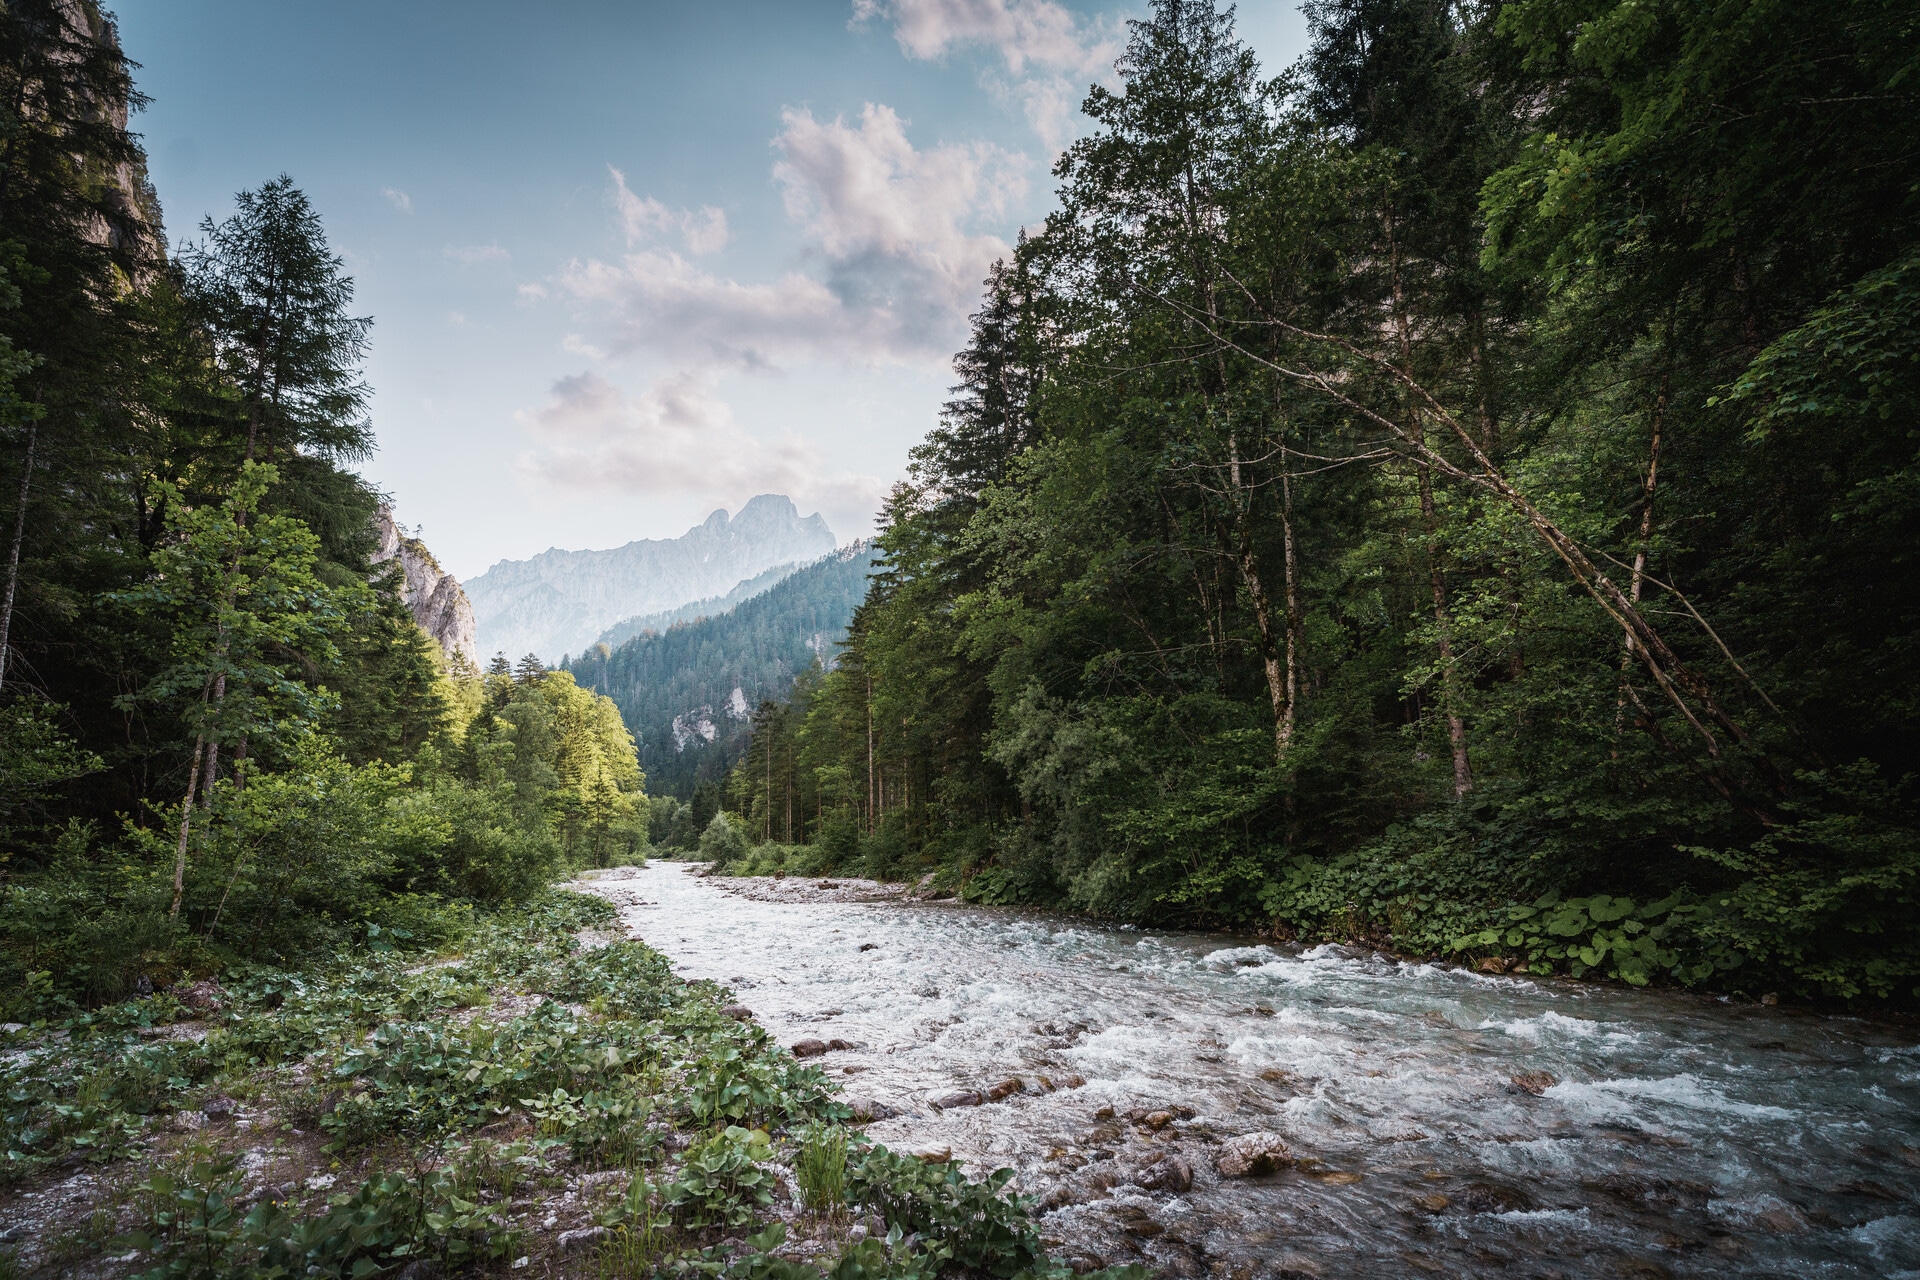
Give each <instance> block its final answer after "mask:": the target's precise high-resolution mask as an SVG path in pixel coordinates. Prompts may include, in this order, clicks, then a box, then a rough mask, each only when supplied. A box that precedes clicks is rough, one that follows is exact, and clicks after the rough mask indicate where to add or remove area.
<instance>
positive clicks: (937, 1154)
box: [907, 1143, 953, 1164]
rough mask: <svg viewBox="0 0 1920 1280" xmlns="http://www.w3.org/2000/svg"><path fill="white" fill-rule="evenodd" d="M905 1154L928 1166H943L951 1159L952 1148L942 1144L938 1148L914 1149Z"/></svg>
mask: <svg viewBox="0 0 1920 1280" xmlns="http://www.w3.org/2000/svg"><path fill="white" fill-rule="evenodd" d="M907 1154H909V1155H911V1156H913V1157H914V1158H915V1159H918V1160H924V1161H926V1162H927V1163H928V1164H945V1163H946V1162H947V1161H949V1160H951V1159H953V1148H952V1147H949V1146H947V1145H946V1144H944V1143H942V1144H941V1145H939V1146H933V1147H915V1148H914V1149H913V1150H912V1151H910V1152H908V1153H907Z"/></svg>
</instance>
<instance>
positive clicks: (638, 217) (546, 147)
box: [114, 0, 1304, 577]
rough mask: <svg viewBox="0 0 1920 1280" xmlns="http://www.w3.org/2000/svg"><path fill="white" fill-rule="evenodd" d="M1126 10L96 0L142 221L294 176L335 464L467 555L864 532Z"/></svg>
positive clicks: (1269, 32) (1041, 190)
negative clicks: (356, 369) (127, 103)
mask: <svg viewBox="0 0 1920 1280" xmlns="http://www.w3.org/2000/svg"><path fill="white" fill-rule="evenodd" d="M1144 7H1145V6H1144V4H1118V5H1115V4H1097V3H1086V4H1082V3H1065V2H1063V0H833V2H826V0H822V2H819V3H814V2H812V0H787V2H785V3H765V4H762V3H684V2H683V3H678V4H655V3H638V2H633V3H624V4H616V3H588V2H586V0H580V2H577V3H552V4H544V5H527V4H525V3H518V4H511V5H510V4H505V3H493V2H491V0H461V2H460V3H452V2H443V0H387V2H386V3H361V2H358V0H331V2H329V3H303V4H294V3H284V2H280V3H263V2H262V0H122V2H121V3H120V4H118V5H116V6H114V8H115V11H116V13H117V15H118V17H119V19H120V27H121V39H122V43H123V44H124V45H125V47H126V49H127V52H128V54H129V55H130V56H131V57H132V58H134V59H135V60H136V61H137V62H139V63H141V64H142V69H141V71H140V72H139V73H138V83H139V85H140V87H141V89H142V90H143V91H144V92H146V93H147V94H148V95H150V96H151V98H152V99H153V103H152V105H151V106H150V107H149V108H148V110H147V111H146V112H145V113H144V114H143V115H141V116H139V117H136V121H135V127H136V128H137V129H139V130H140V131H141V132H142V133H143V134H144V135H145V139H146V144H147V149H148V153H149V157H150V167H151V172H152V176H153V179H154V182H155V185H156V186H157V187H158V189H159V192H160V198H161V202H162V204H163V206H164V208H165V210H166V218H167V229H168V233H169V235H170V237H171V238H172V239H173V240H174V241H175V242H176V243H177V242H178V241H180V240H181V239H183V238H186V237H190V236H192V235H194V234H195V232H196V228H197V226H198V224H199V222H200V220H201V218H202V217H204V216H205V215H208V214H213V215H214V216H216V217H220V216H224V215H225V213H226V212H227V211H228V209H229V208H230V205H231V201H232V196H233V193H234V192H235V191H237V190H239V189H241V188H243V187H252V186H257V185H259V184H260V183H261V182H264V181H266V180H267V179H269V178H271V177H273V176H274V175H276V174H278V173H280V172H282V171H285V172H287V173H290V174H292V175H293V177H294V179H295V180H296V181H297V182H298V183H299V184H300V186H301V187H302V188H303V189H304V190H305V191H306V192H307V193H308V195H309V196H310V197H311V198H312V199H313V201H314V203H315V205H316V206H317V207H318V208H319V210H320V212H321V214H322V216H323V218H324V219H325V221H326V225H327V230H328V234H329V237H330V239H331V240H332V242H333V244H334V247H335V249H336V250H337V251H338V252H339V253H341V254H342V255H343V256H344V257H345V258H346V261H347V264H348V269H349V270H350V271H351V273H352V274H353V276H354V277H355V280H356V282H357V287H358V300H357V309H358V310H359V311H360V312H362V313H363V314H370V315H372V316H373V317H374V320H375V325H374V331H373V339H374V342H373V355H372V358H371V360H370V362H369V365H368V377H369V380H370V381H371V382H372V384H373V386H374V390H375V400H374V426H375V430H376V432H377V434H378V437H379V440H380V450H379V453H378V455H377V456H376V457H374V458H373V459H372V460H371V461H370V462H369V463H367V464H366V466H365V467H364V468H363V469H364V471H365V473H366V474H367V475H368V476H369V477H370V478H371V479H372V480H374V481H375V482H376V483H377V484H379V485H380V486H381V487H383V488H384V489H386V490H388V491H389V492H391V493H392V494H393V496H394V498H395V501H396V509H397V514H398V516H399V518H400V519H401V520H402V521H403V522H405V523H407V524H409V525H414V526H418V527H420V528H421V530H422V532H423V534H424V536H425V537H426V539H427V542H428V544H429V545H430V546H431V547H432V548H433V549H434V550H435V552H436V554H438V555H439V556H440V558H441V559H442V560H443V562H445V563H446V565H447V566H448V567H449V568H450V569H452V570H453V571H454V572H455V573H456V574H459V575H460V576H462V577H471V576H472V575H474V574H476V573H478V572H479V571H480V570H482V569H484V568H485V567H486V566H487V565H489V564H491V563H493V562H494V561H496V560H499V559H503V558H514V559H518V558H523V557H525V556H528V555H532V554H535V553H537V552H539V551H541V550H544V549H545V548H547V547H549V546H561V547H605V546H614V545H618V544H619V543H623V542H626V541H629V540H631V539H634V538H647V537H672V536H677V535H678V534H680V533H681V532H683V531H684V530H685V529H686V528H687V527H689V526H690V525H692V524H694V523H696V522H697V521H699V520H700V519H701V518H702V517H704V516H705V515H706V514H707V513H708V512H710V511H712V510H713V509H714V508H716V507H726V508H728V509H729V510H738V509H739V507H740V506H741V505H742V504H743V503H744V502H745V501H746V500H747V499H748V498H750V497H752V496H753V495H754V494H756V493H767V492H776V493H788V494H791V495H792V496H793V498H794V499H795V501H797V502H798V503H799V504H800V506H801V509H802V511H803V512H811V511H815V510H818V511H821V512H823V513H824V514H825V515H826V517H827V520H828V522H829V524H830V525H831V526H832V527H833V530H834V532H835V533H836V534H837V535H839V537H840V539H841V540H842V541H843V542H844V541H847V540H849V539H851V538H853V537H857V536H861V535H863V534H866V533H868V532H870V530H871V525H872V519H873V513H874V511H875V509H876V508H877V505H878V502H879V500H880V498H881V496H882V495H883V494H884V493H885V491H886V488H887V486H888V485H889V484H891V483H892V482H893V481H894V480H895V479H896V478H898V477H899V475H900V474H901V472H902V471H903V469H904V467H905V464H906V457H907V451H908V449H909V448H911V447H912V445H913V444H914V443H915V442H916V441H917V440H919V439H920V437H921V436H922V435H924V434H925V432H926V431H927V429H928V428H929V427H930V426H931V425H932V423H933V420H934V414H935V413H936V411H937V409H938V406H939V404H940V402H941V400H942V399H943V398H944V394H945V389H946V386H947V384H948V383H949V382H950V381H951V372H950V370H949V368H948V360H949V358H950V357H951V354H952V352H953V350H954V348H955V347H956V346H957V345H958V344H959V342H960V341H961V340H962V338H963V336H964V334H965V317H966V314H967V312H968V311H969V310H971V309H972V306H973V305H974V303H975V302H976V301H977V299H978V296H979V281H980V279H981V277H982V276H983V275H984V274H985V271H986V268H987V266H988V264H989V263H990V262H991V261H992V260H993V258H994V257H995V256H996V255H997V254H998V253H999V252H1001V251H1003V250H1004V248H1005V246H1006V245H1008V244H1010V243H1011V242H1012V241H1013V239H1014V238H1015V237H1016V235H1017V234H1018V231H1019V228H1020V227H1021V226H1022V225H1023V224H1029V223H1036V222H1038V221H1039V220H1040V219H1041V218H1042V217H1044V216H1045V213H1046V211H1047V210H1048V208H1049V207H1050V206H1051V204H1052V179H1051V178H1050V177H1049V175H1048V173H1047V170H1048V168H1049V167H1050V165H1051V163H1052V161H1053V157H1054V156H1055V155H1056V154H1057V151H1058V149H1059V148H1060V147H1061V146H1062V145H1064V143H1065V142H1066V141H1067V140H1069V139H1070V138H1071V137H1073V136H1074V135H1075V133H1076V131H1077V129H1078V127H1079V122H1078V113H1077V107H1078V104H1079V101H1080V99H1081V98H1082V97H1083V96H1084V93H1085V89H1086V86H1087V85H1088V84H1090V83H1092V82H1093V81H1095V80H1100V79H1109V78H1110V76H1111V69H1110V68H1111V62H1112V59H1113V57H1114V55H1115V54H1116V53H1117V52H1118V50H1119V47H1120V45H1121V43H1122V42H1123V41H1124V37H1125V32H1124V28H1123V23H1124V20H1125V19H1126V18H1128V17H1133V16H1138V15H1139V13H1140V12H1141V11H1142V10H1143V9H1144ZM1240 19H1241V20H1240V29H1241V33H1242V36H1243V38H1244V39H1246V40H1247V42H1248V43H1249V44H1250V45H1252V47H1253V48H1254V49H1255V51H1256V52H1257V53H1259V55H1260V57H1261V60H1262V62H1263V63H1264V64H1265V66H1266V67H1267V69H1268V70H1269V71H1277V70H1279V69H1280V68H1281V67H1283V66H1284V65H1286V64H1287V63H1289V62H1291V61H1292V60H1293V59H1294V58H1295V57H1296V56H1297V55H1298V54H1299V52H1300V51H1301V49H1302V47H1303V41H1304V30H1303V26H1302V22H1301V19H1300V16H1299V14H1298V13H1297V12H1295V6H1294V5H1293V4H1292V3H1290V2H1289V3H1284V4H1248V5H1243V6H1242V10H1241V15H1240Z"/></svg>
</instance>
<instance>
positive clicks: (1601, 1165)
mask: <svg viewBox="0 0 1920 1280" xmlns="http://www.w3.org/2000/svg"><path fill="white" fill-rule="evenodd" d="M615 875H616V876H623V877H624V878H621V879H604V880H601V881H598V882H596V883H597V887H599V888H600V889H601V890H602V891H603V892H607V893H608V894H609V895H610V896H612V897H614V898H615V900H616V901H620V902H622V904H623V905H622V917H623V920H624V921H625V923H626V925H627V926H628V927H629V929H631V930H632V931H633V933H634V934H635V935H637V936H639V937H641V938H643V939H644V940H645V941H647V942H648V943H649V944H651V945H652V946H654V947H655V948H657V949H659V950H660V951H662V952H664V953H665V954H666V955H667V956H669V957H670V958H671V959H672V961H673V962H674V965H675V966H676V968H677V969H678V971H679V972H680V973H681V974H682V975H683V976H685V977H688V978H710V979H713V980H715V981H717V982H721V983H724V984H725V985H727V986H728V987H730V988H732V990H733V991H734V992H735V993H736V995H737V997H738V999H739V1000H740V1002H741V1003H743V1004H745V1005H747V1006H748V1007H749V1008H751V1009H752V1011H753V1013H754V1015H755V1016H756V1017H757V1018H758V1019H759V1020H760V1021H761V1023H762V1024H764V1025H765V1026H766V1027H767V1028H768V1029H769V1030H770V1031H771V1032H772V1033H773V1034H774V1035H775V1036H776V1037H778V1038H779V1039H780V1040H781V1042H782V1043H784V1044H792V1043H795V1042H796V1041H798V1040H800V1039H803V1038H815V1039H821V1040H828V1041H831V1040H834V1039H838V1040H842V1041H844V1042H847V1043H849V1044H851V1045H853V1046H855V1047H854V1048H851V1049H843V1050H838V1051H834V1052H830V1053H828V1054H826V1055H825V1056H824V1057H821V1058H819V1059H817V1061H819V1062H820V1063H821V1064H822V1065H823V1066H825V1067H826V1068H827V1070H828V1071H829V1072H830V1073H831V1074H832V1075H833V1077H834V1079H835V1080H836V1081H838V1082H840V1083H842V1084H843V1085H844V1089H845V1093H846V1095H847V1096H848V1097H849V1098H854V1099H862V1100H868V1099H870V1100H873V1101H876V1102H878V1103H880V1104H883V1105H884V1106H886V1107H888V1108H891V1109H894V1110H896V1111H898V1112H899V1114H897V1115H894V1116H891V1117H888V1118H885V1119H881V1120H877V1121H875V1122H873V1123H870V1124H868V1125H866V1126H865V1127H866V1131H867V1132H868V1134H869V1135H870V1136H871V1137H873V1138H874V1139H876V1140H878V1141H882V1142H885V1143H887V1144H888V1145H889V1146H893V1147H896V1148H902V1149H915V1148H928V1147H934V1148H939V1147H945V1148H949V1149H950V1150H951V1152H952V1155H953V1158H955V1159H957V1160H961V1161H964V1162H965V1164H966V1166H967V1168H968V1170H969V1172H971V1173H974V1174H980V1173H984V1172H986V1171H988V1170H991V1169H993V1168H997V1167H1000V1166H1010V1167H1012V1168H1013V1169H1014V1170H1015V1171H1016V1174H1017V1182H1018V1185H1019V1186H1020V1187H1021V1189H1023V1190H1024V1191H1026V1192H1028V1193H1030V1194H1034V1195H1038V1196H1041V1197H1044V1200H1043V1203H1045V1204H1047V1205H1050V1206H1054V1207H1052V1208H1050V1210H1049V1211H1048V1212H1047V1213H1046V1214H1045V1216H1044V1217H1043V1218H1042V1219H1041V1223H1042V1227H1043V1229H1044V1231H1045V1233H1046V1234H1047V1236H1048V1238H1049V1240H1050V1241H1051V1242H1053V1245H1054V1248H1055V1250H1056V1252H1058V1253H1060V1254H1062V1255H1064V1256H1066V1257H1068V1258H1069V1259H1070V1260H1072V1261H1074V1263H1075V1265H1076V1266H1081V1267H1085V1266H1090V1265H1098V1264H1102V1263H1108V1262H1123V1261H1143V1262H1147V1263H1149V1264H1150V1265H1152V1266H1154V1267H1155V1268H1156V1269H1159V1270H1161V1271H1162V1272H1165V1273H1168V1274H1173V1275H1181V1276H1201V1275H1207V1276H1217V1277H1221V1278H1222V1280H1257V1278H1262V1277H1276V1276H1296V1277H1297V1276H1306V1277H1326V1278H1329V1280H1331V1278H1333V1277H1373V1276H1379V1277H1407V1276H1419V1275H1428V1274H1431V1275H1447V1276H1514V1277H1522V1276H1525V1277H1555V1276H1558V1277H1568V1278H1572V1277H1621V1276H1647V1277H1653V1276H1667V1275H1671V1276H1724V1275H1748V1276H1793V1277H1812V1276H1836V1277H1837V1276H1907V1277H1920V1032H1917V1031H1916V1028H1915V1027H1914V1026H1913V1025H1912V1024H1904V1023H1892V1022H1881V1021H1874V1020H1868V1019H1860V1018H1850V1017H1840V1016H1820V1015H1814V1014H1809V1013H1804V1012H1799V1011H1795V1010H1790V1009H1783V1008H1769V1007H1759V1006H1755V1005H1751V1004H1747V1003H1736V1002H1728V1001H1720V1000H1715V999H1711V998H1707V997H1701V996H1696V995H1690V994H1686V993H1678V992H1660V991H1651V992H1650V991H1627V990H1620V989H1615V988H1611V987H1605V986H1598V985H1587V984H1578V983H1571V982H1559V981H1551V980H1549V981H1542V980H1536V979H1527V978H1516V977H1494V976H1488V975H1484V974H1477V973H1471V972H1467V971H1465V970H1462V969H1458V968H1452V967H1446V966H1440V965H1431V964H1416V963H1408V962H1404V961H1399V960H1395V959H1392V958H1390V957H1385V956H1380V955H1377V954H1374V953H1370V952H1361V951H1353V950H1348V949H1345V948H1340V947H1332V946H1321V947H1315V948H1311V949H1301V950H1295V949H1290V948H1284V947H1278V946H1272V945H1267V944H1263V943H1261V942H1259V941H1257V940H1237V939H1234V938H1230V937H1225V936H1221V935H1217V934H1193V933H1171V932H1161V931H1150V930H1133V929H1124V928H1107V927H1103V926H1099V925H1095V924H1091V923H1088V922H1086V921H1082V920H1074V919H1070V918H1060V917H1053V916H1047V915H1039V914H1033V913H1026V912H1017V911H1010V910H1002V909H995V908H981V907H971V906H965V905H959V904H954V903H945V902H918V901H910V900H904V899H903V898H901V897H900V896H899V894H898V892H897V890H888V889H883V888H881V887H879V886H870V885H865V884H863V882H857V881H846V880H836V881H834V882H833V883H834V885H835V886H836V887H835V888H833V889H831V890H823V889H820V888H818V887H817V886H816V885H815V884H814V882H800V881H794V880H786V881H770V880H767V881H730V880H724V879H703V878H701V877H700V876H699V875H697V874H696V869H694V868H690V867H689V866H687V865H685V864H674V863H654V864H652V865H651V866H649V867H647V868H645V869H644V870H640V871H629V872H625V873H615ZM862 897H871V898H877V899H881V900H871V901H862V900H859V899H861V898H862ZM1536 1073H1544V1075H1541V1074H1536ZM1515 1077H1521V1079H1522V1080H1523V1081H1524V1082H1525V1083H1524V1084H1516V1083H1514V1079H1515ZM1548 1077H1551V1079H1550V1080H1549V1079H1548ZM1003 1080H1017V1081H1019V1082H1020V1086H1021V1091H1020V1092H1018V1093H1015V1094H1013V1095H1012V1096H1010V1097H1007V1098H1006V1099H1005V1100H1002V1101H998V1102H990V1103H987V1104H985V1105H981V1106H968V1107H959V1108H953V1109H947V1110H941V1109H938V1108H937V1107H935V1106H934V1105H933V1102H934V1100H935V1099H938V1098H941V1097H942V1096H944V1095H949V1094H951V1093H953V1092H954V1091H956V1090H981V1091H985V1090H987V1089H988V1088H989V1086H991V1085H993V1084H996V1083H998V1082H1001V1081H1003ZM1535 1090H1537V1091H1538V1092H1537V1093H1536V1092H1534V1091H1535ZM1150 1113H1158V1114H1151V1115H1150ZM1169 1116H1171V1117H1173V1118H1172V1120H1171V1122H1170V1123H1169V1122H1168V1117H1169ZM1154 1125H1159V1126H1160V1127H1158V1128H1157V1129H1156V1128H1154V1127H1152V1126H1154ZM1249 1132H1273V1133H1278V1134H1280V1135H1282V1136H1283V1137H1284V1138H1285V1140H1286V1142H1287V1143H1288V1144H1289V1145H1290V1146H1291V1148H1292V1151H1293V1153H1294V1154H1295V1155H1296V1156H1297V1157H1299V1164H1298V1166H1297V1167H1296V1168H1293V1169H1288V1170H1285V1171H1282V1172H1279V1173H1275V1174H1270V1175H1268V1176H1266V1177H1261V1178H1253V1179H1225V1178H1222V1177H1220V1176H1218V1174H1217V1173H1216V1172H1215V1168H1214V1163H1213V1159H1214V1155H1215V1153H1216V1152H1217V1151H1218V1149H1219V1144H1220V1143H1221V1142H1222V1141H1223V1140H1225V1139H1227V1138H1230V1137H1232V1136H1235V1135H1239V1134H1244V1133H1249ZM1167 1153H1172V1154H1173V1155H1174V1156H1177V1157H1178V1158H1180V1159H1182V1160H1184V1161H1185V1162H1186V1163H1187V1165H1188V1166H1189V1167H1190V1168H1191V1169H1192V1171H1193V1175H1194V1177H1193V1182H1192V1185H1191V1187H1189V1188H1187V1189H1185V1190H1184V1191H1180V1190H1175V1189H1172V1188H1169V1187H1162V1188H1161V1189H1159V1190H1148V1189H1145V1188H1143V1187H1141V1186H1139V1185H1137V1184H1138V1182H1140V1181H1143V1180H1144V1181H1147V1182H1152V1181H1154V1179H1153V1178H1151V1177H1147V1178H1144V1179H1142V1178H1141V1176H1140V1170H1141V1169H1142V1166H1143V1165H1146V1164H1148V1162H1150V1161H1152V1160H1154V1159H1156V1158H1158V1159H1162V1160H1164V1159H1165V1158H1167Z"/></svg>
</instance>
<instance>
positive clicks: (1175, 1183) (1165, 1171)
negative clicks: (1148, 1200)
mask: <svg viewBox="0 0 1920 1280" xmlns="http://www.w3.org/2000/svg"><path fill="white" fill-rule="evenodd" d="M1133 1182H1134V1185H1135V1186H1137V1187H1142V1188H1144V1189H1146V1190H1148V1191H1171V1192H1173V1193H1174V1194H1175V1195H1180V1194H1183V1193H1184V1192H1186V1191H1188V1190H1189V1189H1190V1188H1192V1186H1193V1166H1192V1165H1190V1164H1188V1163H1187V1162H1186V1161H1185V1160H1183V1159H1182V1158H1181V1157H1179V1156H1175V1155H1169V1156H1163V1157H1161V1158H1160V1159H1158V1160H1155V1161H1154V1162H1153V1163H1152V1164H1150V1165H1148V1166H1147V1167H1146V1168H1144V1169H1142V1170H1141V1171H1140V1172H1139V1173H1137V1174H1135V1175H1134V1177H1133Z"/></svg>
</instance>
